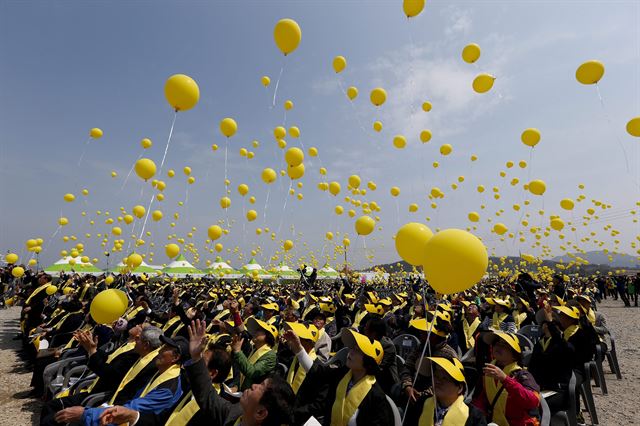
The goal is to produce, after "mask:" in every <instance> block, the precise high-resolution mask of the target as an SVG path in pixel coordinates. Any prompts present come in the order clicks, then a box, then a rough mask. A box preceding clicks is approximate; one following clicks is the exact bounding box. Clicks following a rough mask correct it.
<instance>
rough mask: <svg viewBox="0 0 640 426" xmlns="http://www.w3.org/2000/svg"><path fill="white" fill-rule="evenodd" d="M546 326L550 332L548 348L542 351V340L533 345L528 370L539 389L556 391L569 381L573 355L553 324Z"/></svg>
mask: <svg viewBox="0 0 640 426" xmlns="http://www.w3.org/2000/svg"><path fill="white" fill-rule="evenodd" d="M547 324H548V327H549V331H550V332H551V341H550V342H549V346H548V347H547V350H546V351H545V350H543V347H542V339H540V340H539V341H538V343H536V344H535V346H534V347H533V353H532V354H531V360H530V362H529V367H528V369H529V372H531V374H533V377H534V378H535V379H536V382H537V383H538V385H540V389H544V390H553V391H558V390H560V389H561V387H562V386H566V385H567V384H568V383H569V380H570V379H571V371H572V369H573V368H572V356H573V354H572V351H571V349H570V348H569V345H568V344H567V342H565V341H564V339H563V338H562V332H561V331H560V329H559V328H558V327H557V326H556V325H555V324H554V323H547Z"/></svg>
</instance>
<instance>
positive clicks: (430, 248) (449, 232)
mask: <svg viewBox="0 0 640 426" xmlns="http://www.w3.org/2000/svg"><path fill="white" fill-rule="evenodd" d="M488 265H489V256H488V254H487V249H486V247H485V246H484V244H483V243H482V241H480V240H479V239H478V237H476V236H475V235H473V234H471V233H469V232H466V231H463V230H461V229H445V230H443V231H440V232H438V233H437V234H435V235H434V236H433V237H432V238H431V239H430V240H429V242H428V243H427V244H426V246H425V250H424V265H423V267H424V275H425V278H426V279H427V281H428V283H429V285H430V286H431V287H432V288H433V289H434V290H435V291H436V292H437V293H442V294H453V293H459V292H462V291H465V290H467V289H469V288H471V287H473V286H474V285H475V284H476V283H478V281H480V280H481V279H482V277H483V276H484V274H485V273H486V271H487V267H488Z"/></svg>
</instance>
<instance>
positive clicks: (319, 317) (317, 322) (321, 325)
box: [306, 306, 331, 362]
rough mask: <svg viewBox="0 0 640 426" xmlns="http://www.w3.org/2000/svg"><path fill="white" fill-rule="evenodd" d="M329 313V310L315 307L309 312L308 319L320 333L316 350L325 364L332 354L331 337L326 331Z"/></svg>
mask: <svg viewBox="0 0 640 426" xmlns="http://www.w3.org/2000/svg"><path fill="white" fill-rule="evenodd" d="M327 313H328V311H327V310H325V309H321V308H320V306H315V307H314V308H313V309H311V310H310V311H309V313H308V314H307V317H306V318H307V319H308V320H310V321H311V324H313V325H314V326H315V328H316V329H318V332H319V333H320V334H319V335H318V339H317V340H316V343H315V350H316V354H318V358H319V359H320V360H321V361H323V362H327V361H328V360H329V352H331V336H329V334H327V332H326V330H325V325H326V324H327Z"/></svg>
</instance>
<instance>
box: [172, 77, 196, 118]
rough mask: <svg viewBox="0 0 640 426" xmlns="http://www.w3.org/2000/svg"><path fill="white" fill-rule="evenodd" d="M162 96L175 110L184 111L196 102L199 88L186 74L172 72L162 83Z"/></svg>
mask: <svg viewBox="0 0 640 426" xmlns="http://www.w3.org/2000/svg"><path fill="white" fill-rule="evenodd" d="M164 96H165V97H166V98H167V102H169V105H171V106H172V107H173V108H174V109H175V110H176V111H186V110H189V109H191V108H193V107H194V106H196V104H197V103H198V100H199V99H200V88H199V87H198V84H197V83H196V82H195V80H194V79H192V78H191V77H189V76H188V75H184V74H174V75H172V76H171V77H169V79H168V80H167V82H166V83H165V85H164Z"/></svg>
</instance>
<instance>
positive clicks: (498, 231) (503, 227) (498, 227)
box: [493, 223, 509, 235]
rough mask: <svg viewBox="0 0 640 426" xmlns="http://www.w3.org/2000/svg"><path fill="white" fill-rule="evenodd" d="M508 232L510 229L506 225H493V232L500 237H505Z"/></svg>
mask: <svg viewBox="0 0 640 426" xmlns="http://www.w3.org/2000/svg"><path fill="white" fill-rule="evenodd" d="M508 230H509V228H507V226H506V225H505V224H504V223H496V224H495V225H493V232H495V233H496V234H498V235H504V234H505V233H506V232H507V231H508Z"/></svg>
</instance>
